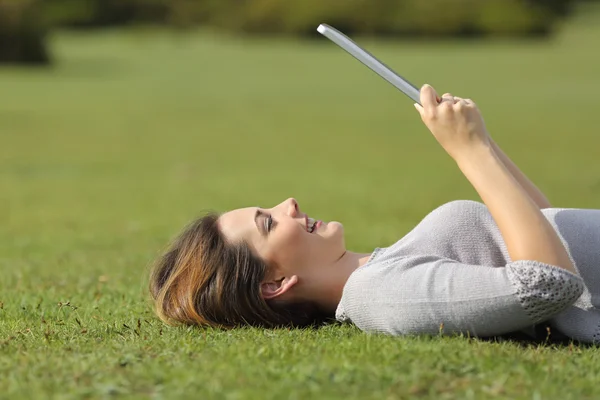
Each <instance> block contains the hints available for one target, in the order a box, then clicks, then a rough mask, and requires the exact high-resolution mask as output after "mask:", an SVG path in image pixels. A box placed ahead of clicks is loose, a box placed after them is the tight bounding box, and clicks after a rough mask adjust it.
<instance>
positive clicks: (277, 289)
mask: <svg viewBox="0 0 600 400" xmlns="http://www.w3.org/2000/svg"><path fill="white" fill-rule="evenodd" d="M296 283H298V276H296V275H292V276H290V277H289V278H286V277H283V278H281V279H279V280H274V281H267V282H263V283H261V285H260V292H261V294H262V297H263V299H265V300H270V299H274V298H276V297H279V296H281V295H282V294H284V293H286V292H287V291H288V290H290V289H291V288H292V287H293V286H294V285H295V284H296Z"/></svg>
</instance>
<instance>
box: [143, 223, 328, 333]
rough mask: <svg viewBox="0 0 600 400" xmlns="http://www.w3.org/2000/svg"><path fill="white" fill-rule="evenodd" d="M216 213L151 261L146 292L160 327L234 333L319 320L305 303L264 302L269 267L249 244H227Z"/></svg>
mask: <svg viewBox="0 0 600 400" xmlns="http://www.w3.org/2000/svg"><path fill="white" fill-rule="evenodd" d="M218 218H219V214H217V213H208V214H207V215H205V216H204V217H202V218H200V219H198V220H196V221H194V222H192V223H191V224H190V225H189V226H187V227H186V228H185V229H184V230H183V232H182V233H181V234H180V235H179V236H178V237H177V238H176V239H175V240H174V241H173V242H172V243H171V244H170V246H169V247H168V249H167V250H166V251H165V252H164V254H163V255H162V256H161V257H159V258H158V259H157V260H156V263H155V265H154V267H153V271H152V274H151V277H150V283H149V289H150V294H151V296H152V299H153V301H154V308H155V312H156V314H157V315H158V317H159V318H160V319H161V320H163V321H164V322H166V323H168V324H170V325H175V324H185V325H199V326H212V327H219V328H234V327H239V326H243V325H250V326H262V327H278V326H298V327H301V326H308V325H314V324H316V323H318V322H322V321H323V320H324V318H325V317H324V316H323V315H322V314H320V313H319V311H318V308H317V307H316V306H315V305H314V304H310V303H294V304H290V303H282V302H277V301H274V300H269V301H267V300H265V299H263V297H262V296H261V291H260V286H261V283H262V282H263V279H264V278H265V275H266V273H267V271H268V268H269V266H268V265H267V264H266V263H265V262H264V261H263V260H262V259H260V258H259V257H258V256H256V255H255V254H253V252H252V251H251V249H250V247H249V246H248V244H246V243H244V242H240V243H235V244H232V243H228V242H227V241H226V239H225V237H224V236H223V234H222V232H221V231H220V229H219V226H218Z"/></svg>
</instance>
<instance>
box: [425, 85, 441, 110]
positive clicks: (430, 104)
mask: <svg viewBox="0 0 600 400" xmlns="http://www.w3.org/2000/svg"><path fill="white" fill-rule="evenodd" d="M438 98H439V96H438V94H437V92H436V91H435V89H434V88H433V87H431V86H430V85H427V84H426V85H423V87H422V88H421V104H423V109H425V110H428V109H431V108H435V107H436V106H437V105H438V100H437V99H438Z"/></svg>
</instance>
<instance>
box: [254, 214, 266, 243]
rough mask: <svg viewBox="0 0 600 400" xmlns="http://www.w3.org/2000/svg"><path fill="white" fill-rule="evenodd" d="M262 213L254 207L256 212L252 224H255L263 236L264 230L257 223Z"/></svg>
mask: <svg viewBox="0 0 600 400" xmlns="http://www.w3.org/2000/svg"><path fill="white" fill-rule="evenodd" d="M261 215H263V212H262V211H260V209H258V208H257V209H256V213H255V214H254V225H256V229H258V232H259V233H260V234H261V235H262V236H265V232H264V230H263V229H261V228H260V225H259V223H258V218H260V216H261Z"/></svg>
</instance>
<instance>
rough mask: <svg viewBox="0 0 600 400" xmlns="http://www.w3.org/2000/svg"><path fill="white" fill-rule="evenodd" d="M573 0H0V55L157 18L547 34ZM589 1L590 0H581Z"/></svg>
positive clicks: (292, 30) (39, 50)
mask: <svg viewBox="0 0 600 400" xmlns="http://www.w3.org/2000/svg"><path fill="white" fill-rule="evenodd" d="M575 1H576V0H0V62H2V61H7V60H8V61H17V62H47V61H48V54H47V51H46V49H45V47H44V43H45V42H44V38H45V34H46V31H47V28H46V27H48V26H64V27H71V28H79V29H89V28H101V27H106V26H114V25H130V24H138V23H142V24H161V25H167V26H172V27H177V28H185V27H195V26H198V25H204V26H212V27H215V28H219V29H222V30H226V31H229V32H234V33H244V34H285V35H295V36H308V35H315V32H316V28H317V26H318V25H319V24H320V23H328V24H331V25H333V26H335V27H337V28H339V29H341V30H342V31H344V32H346V33H348V34H352V35H354V34H369V35H392V36H457V35H458V36H465V35H512V36H528V35H546V34H549V33H551V32H552V31H553V27H554V26H555V22H556V21H557V19H559V18H561V17H563V16H565V15H567V14H568V13H569V10H570V8H571V6H572V5H573V3H575ZM588 1H589V0H588Z"/></svg>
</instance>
